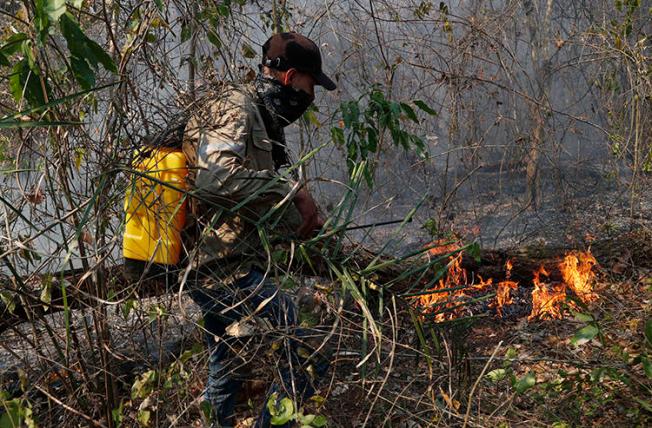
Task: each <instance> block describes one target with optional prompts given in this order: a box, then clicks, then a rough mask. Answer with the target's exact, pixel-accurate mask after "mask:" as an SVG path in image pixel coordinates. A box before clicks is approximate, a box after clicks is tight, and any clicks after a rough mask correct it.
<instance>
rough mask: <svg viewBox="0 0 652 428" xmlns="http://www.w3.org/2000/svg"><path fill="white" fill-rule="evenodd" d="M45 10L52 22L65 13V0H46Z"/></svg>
mask: <svg viewBox="0 0 652 428" xmlns="http://www.w3.org/2000/svg"><path fill="white" fill-rule="evenodd" d="M45 11H46V13H47V14H48V17H49V18H50V19H51V20H52V22H57V20H58V19H59V17H60V16H61V15H63V14H64V13H66V0H46V5H45Z"/></svg>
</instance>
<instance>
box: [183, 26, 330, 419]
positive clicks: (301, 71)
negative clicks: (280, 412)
mask: <svg viewBox="0 0 652 428" xmlns="http://www.w3.org/2000/svg"><path fill="white" fill-rule="evenodd" d="M262 51H263V58H262V64H261V66H260V74H259V75H258V76H257V77H256V79H255V82H254V83H253V84H251V85H225V86H224V87H223V88H221V89H220V91H219V93H218V95H217V96H216V97H215V98H214V99H212V100H211V101H210V102H209V103H207V104H206V105H205V106H204V107H203V108H202V109H201V110H200V111H198V112H197V113H195V114H194V115H193V117H192V118H191V119H190V121H189V122H188V125H187V128H186V132H185V136H184V151H185V152H186V155H187V156H188V157H189V158H190V163H191V165H194V166H196V177H195V179H194V181H195V183H194V187H195V190H194V192H195V195H196V196H197V198H196V199H195V202H194V204H193V205H194V206H193V211H194V213H195V217H196V218H197V221H196V223H197V226H198V227H197V228H196V229H197V230H198V231H199V232H200V234H199V237H197V239H196V243H195V245H194V250H193V251H192V252H191V254H190V259H191V266H192V267H193V269H192V270H191V273H190V275H189V277H188V281H187V282H188V284H189V287H190V288H192V291H191V295H192V297H193V299H194V300H195V301H196V302H197V303H198V304H199V306H200V307H201V308H202V312H203V315H204V328H205V330H206V332H207V341H208V345H209V351H210V356H209V374H208V381H207V384H206V399H207V401H208V402H209V404H210V405H211V407H212V413H213V420H214V422H215V423H216V425H217V426H231V425H232V423H233V420H232V416H233V406H234V401H235V396H236V394H237V392H238V391H239V390H240V382H239V381H238V380H237V377H236V376H235V372H236V371H237V369H238V366H239V365H241V364H242V360H241V359H238V358H233V356H234V353H235V351H234V349H235V348H236V347H237V342H238V339H237V338H235V337H233V336H238V334H231V335H229V334H228V333H227V332H231V330H233V329H234V328H235V327H238V326H240V325H241V324H240V323H242V322H243V321H251V320H252V319H254V320H260V319H264V320H265V323H267V325H268V326H272V328H271V332H270V331H268V332H266V333H265V334H266V336H271V337H272V340H275V341H276V342H277V343H279V342H280V343H284V344H285V345H286V346H285V347H283V349H282V350H283V352H282V353H283V354H284V355H285V357H286V358H285V359H284V360H285V362H284V364H283V365H282V367H281V368H279V372H280V374H279V377H280V378H281V384H274V385H272V387H271V389H270V392H269V393H268V399H269V397H276V398H277V402H278V401H279V400H280V398H282V397H284V396H290V397H291V398H293V399H294V400H300V399H302V398H303V397H305V396H307V395H308V394H312V391H313V388H312V386H311V384H310V383H311V382H310V380H311V379H310V376H309V375H308V374H307V373H306V370H305V369H306V366H308V365H310V364H314V365H315V366H316V367H312V370H311V372H312V373H316V374H317V375H319V374H321V373H323V372H324V371H325V368H326V367H327V365H326V364H324V363H325V362H324V361H323V359H322V361H321V362H320V361H316V360H315V359H314V358H313V359H312V360H310V361H308V360H307V359H306V358H305V355H306V352H305V349H304V352H303V353H301V352H298V351H299V348H300V347H301V346H303V345H305V341H302V340H301V336H302V334H301V332H300V331H298V330H297V329H296V328H293V327H295V325H296V322H297V314H296V308H295V306H294V304H293V302H292V300H291V299H290V298H289V297H288V296H287V295H286V294H284V293H283V292H282V291H280V290H279V289H278V287H277V286H276V285H274V284H273V283H272V282H271V277H272V276H273V275H272V273H271V271H272V269H271V262H269V260H271V255H270V253H271V252H270V249H269V245H268V244H267V242H268V238H269V234H270V231H271V230H272V229H273V231H275V232H280V233H281V234H282V235H283V236H286V237H287V236H292V235H294V236H296V237H298V238H307V237H310V236H312V235H314V233H315V232H316V231H318V230H319V229H320V228H321V227H322V225H323V224H322V220H321V218H320V216H319V213H318V211H317V206H316V205H315V202H314V200H313V198H312V197H311V195H310V193H309V191H308V189H307V188H306V187H305V186H304V187H301V186H299V185H298V184H296V183H292V182H291V181H290V180H288V179H286V178H284V177H282V176H281V175H280V174H279V172H278V169H279V168H280V167H282V166H287V164H288V162H287V155H286V153H285V136H284V132H283V128H284V127H285V126H287V125H289V124H291V123H292V122H294V121H295V120H296V119H298V118H299V117H301V115H302V114H303V113H304V112H305V110H306V109H307V108H308V107H309V106H310V104H311V103H312V101H313V100H314V88H315V86H316V85H321V86H323V87H324V88H326V89H328V90H333V89H335V87H336V86H335V83H333V81H332V80H331V79H329V78H328V77H327V76H326V75H325V74H324V73H323V72H322V70H321V54H320V52H319V48H318V47H317V45H315V43H313V42H312V41H311V40H309V39H308V38H306V37H304V36H301V35H300V34H297V33H294V32H291V33H282V34H276V35H274V36H272V37H271V38H270V39H269V40H267V42H266V43H265V44H264V45H263V46H262ZM290 201H291V202H290ZM270 225H271V226H270ZM259 324H260V323H259ZM236 330H237V329H236ZM299 354H301V355H303V357H301V356H300V355H299ZM308 354H310V352H308ZM313 354H314V353H313ZM272 394H275V395H272ZM265 403H267V399H266V402H265ZM269 424H270V414H269V411H268V410H267V406H266V405H265V406H264V409H263V412H262V415H261V417H260V418H259V420H258V423H257V425H258V426H269Z"/></svg>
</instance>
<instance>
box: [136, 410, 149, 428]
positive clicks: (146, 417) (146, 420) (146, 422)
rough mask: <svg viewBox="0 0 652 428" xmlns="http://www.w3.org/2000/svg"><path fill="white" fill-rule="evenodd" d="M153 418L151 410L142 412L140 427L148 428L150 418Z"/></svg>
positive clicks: (140, 413) (139, 421)
mask: <svg viewBox="0 0 652 428" xmlns="http://www.w3.org/2000/svg"><path fill="white" fill-rule="evenodd" d="M151 416H152V412H150V411H149V410H140V411H139V412H138V425H140V426H143V427H147V426H149V418H150V417H151Z"/></svg>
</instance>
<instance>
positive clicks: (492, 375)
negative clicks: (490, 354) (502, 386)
mask: <svg viewBox="0 0 652 428" xmlns="http://www.w3.org/2000/svg"><path fill="white" fill-rule="evenodd" d="M505 376H507V370H505V369H496V370H492V371H490V372H489V373H487V377H488V378H489V380H491V381H492V382H500V381H501V380H503V379H505Z"/></svg>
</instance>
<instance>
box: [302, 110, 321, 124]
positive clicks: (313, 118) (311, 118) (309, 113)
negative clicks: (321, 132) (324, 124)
mask: <svg viewBox="0 0 652 428" xmlns="http://www.w3.org/2000/svg"><path fill="white" fill-rule="evenodd" d="M303 117H304V118H305V119H306V120H307V121H308V122H310V123H312V124H313V125H315V127H316V128H320V127H321V123H320V122H319V120H318V119H317V115H316V114H315V112H314V110H312V109H308V110H306V112H305V113H304V114H303Z"/></svg>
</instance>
